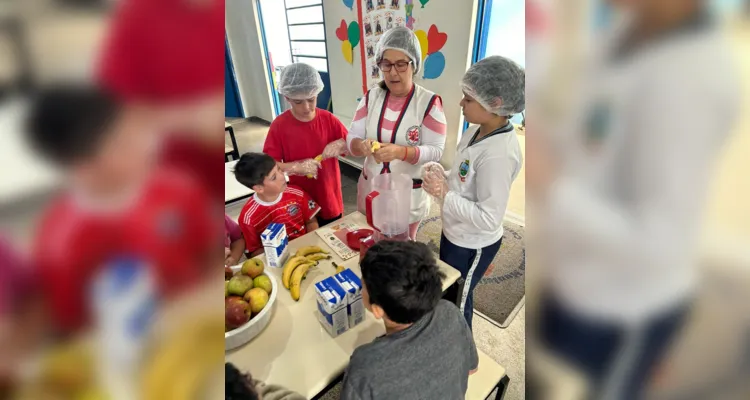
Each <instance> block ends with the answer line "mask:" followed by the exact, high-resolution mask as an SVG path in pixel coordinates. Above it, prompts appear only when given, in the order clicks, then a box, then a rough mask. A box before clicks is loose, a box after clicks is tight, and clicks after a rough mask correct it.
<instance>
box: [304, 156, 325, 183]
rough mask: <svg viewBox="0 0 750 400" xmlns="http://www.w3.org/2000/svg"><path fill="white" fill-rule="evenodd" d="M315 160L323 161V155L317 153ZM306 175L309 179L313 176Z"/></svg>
mask: <svg viewBox="0 0 750 400" xmlns="http://www.w3.org/2000/svg"><path fill="white" fill-rule="evenodd" d="M315 161H317V162H321V161H323V155H322V154H321V155H319V156H317V157H315ZM307 177H308V178H310V179H312V178H313V176H312V175H307Z"/></svg>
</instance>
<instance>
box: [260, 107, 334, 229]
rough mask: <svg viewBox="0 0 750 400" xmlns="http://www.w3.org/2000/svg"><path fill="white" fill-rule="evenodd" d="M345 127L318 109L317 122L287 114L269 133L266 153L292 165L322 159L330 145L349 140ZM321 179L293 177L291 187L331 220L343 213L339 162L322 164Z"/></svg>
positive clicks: (272, 125)
mask: <svg viewBox="0 0 750 400" xmlns="http://www.w3.org/2000/svg"><path fill="white" fill-rule="evenodd" d="M346 133H347V130H346V127H345V126H344V124H342V123H341V121H339V119H338V118H336V117H335V116H333V114H331V113H330V112H328V111H326V110H321V109H317V110H316V115H315V119H313V120H312V121H310V122H302V121H300V120H298V119H296V118H294V116H293V115H292V112H291V111H286V112H284V113H283V114H281V115H279V116H278V117H277V118H276V119H275V120H273V123H272V124H271V128H270V129H269V130H268V136H266V143H265V145H264V146H263V152H264V153H266V154H268V155H269V156H271V157H273V158H274V159H276V161H282V162H293V161H300V160H304V159H308V158H315V157H317V156H319V155H320V154H321V153H322V152H323V149H324V148H325V147H326V145H327V144H328V143H331V142H334V141H336V140H339V139H344V138H346ZM322 164H323V167H322V168H321V169H319V170H318V179H310V178H308V177H306V176H290V177H289V183H290V184H292V185H296V186H299V187H300V188H302V190H304V191H305V193H309V194H310V196H311V197H312V198H313V200H315V201H316V202H318V204H320V216H321V217H322V218H324V219H331V218H333V217H336V216H338V215H341V214H342V213H343V212H344V199H343V196H342V194H341V171H340V170H339V162H338V159H336V158H329V159H327V160H324V161H323V162H322Z"/></svg>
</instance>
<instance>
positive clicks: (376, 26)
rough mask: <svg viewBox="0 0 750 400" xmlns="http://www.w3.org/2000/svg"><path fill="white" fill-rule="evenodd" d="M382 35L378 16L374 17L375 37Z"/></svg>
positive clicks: (381, 26)
mask: <svg viewBox="0 0 750 400" xmlns="http://www.w3.org/2000/svg"><path fill="white" fill-rule="evenodd" d="M382 34H383V25H380V15H376V16H375V35H376V36H380V35H382Z"/></svg>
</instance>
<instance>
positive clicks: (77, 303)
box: [27, 86, 220, 333]
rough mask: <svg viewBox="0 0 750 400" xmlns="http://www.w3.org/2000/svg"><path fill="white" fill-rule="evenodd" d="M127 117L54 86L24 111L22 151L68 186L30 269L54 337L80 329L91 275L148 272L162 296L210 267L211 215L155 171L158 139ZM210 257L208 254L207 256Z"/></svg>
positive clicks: (106, 103)
mask: <svg viewBox="0 0 750 400" xmlns="http://www.w3.org/2000/svg"><path fill="white" fill-rule="evenodd" d="M149 128H150V123H149V121H148V119H147V118H144V115H143V114H139V112H138V111H137V110H135V109H132V108H126V109H121V108H120V106H119V104H118V103H117V102H116V101H115V100H114V99H113V98H112V97H110V96H108V95H107V94H105V93H103V92H100V91H98V90H96V89H93V88H82V87H74V86H68V87H57V88H52V89H47V90H45V91H44V92H42V93H41V94H40V95H39V96H38V98H37V99H35V101H34V103H33V104H32V110H31V113H30V116H29V121H28V126H27V130H28V135H29V139H30V142H31V143H32V144H33V146H34V147H35V148H36V150H37V151H38V152H39V154H40V155H41V156H42V157H44V158H45V159H47V160H49V161H51V162H53V163H54V164H57V165H58V166H59V167H61V168H63V169H64V170H65V172H66V175H67V178H68V181H69V187H68V190H66V191H65V192H63V193H61V194H60V195H59V197H58V198H56V199H55V200H54V201H53V203H52V204H51V206H50V207H49V208H48V209H47V210H46V212H45V213H44V215H43V217H42V220H41V225H40V227H39V231H38V233H37V238H36V243H35V246H34V266H35V267H36V268H38V269H39V271H38V272H39V273H38V274H37V275H38V277H39V280H40V281H41V285H42V287H43V290H42V291H41V292H42V293H43V294H44V295H45V300H46V304H47V306H48V307H49V311H51V317H52V322H53V325H54V327H55V328H56V329H57V330H58V331H60V333H73V332H76V331H77V330H79V329H82V328H86V327H87V325H88V323H89V319H90V318H89V315H90V314H91V305H90V304H89V303H88V300H89V298H88V297H87V296H88V294H89V292H90V288H91V285H92V284H93V283H94V282H93V281H94V279H95V276H96V275H97V273H98V272H99V271H100V270H102V268H103V267H104V266H105V265H106V264H107V263H109V262H111V261H112V260H113V259H115V258H118V257H123V256H126V257H131V258H135V259H138V260H141V261H142V262H143V264H144V265H148V266H149V267H150V270H151V272H152V273H153V275H154V277H155V282H156V284H157V289H158V290H159V294H160V295H166V296H170V295H171V294H173V293H175V292H177V291H183V290H186V289H187V288H188V287H189V286H190V285H192V284H193V283H197V282H198V279H199V278H200V277H201V275H202V273H203V271H204V270H205V271H208V269H210V268H209V267H211V266H216V265H217V264H218V257H214V258H216V260H214V262H212V261H211V259H210V257H211V256H212V255H213V256H217V255H218V244H219V237H220V236H219V235H220V233H219V232H220V231H219V227H218V224H217V223H216V222H218V216H213V215H211V213H210V211H209V210H210V209H211V207H210V205H209V204H210V203H209V201H208V199H207V198H206V195H205V192H204V191H203V190H202V189H201V188H200V186H198V185H197V184H196V183H194V182H193V181H192V180H189V179H188V178H187V177H186V176H184V175H183V174H179V173H177V172H175V171H167V170H161V169H156V168H154V163H155V160H156V153H157V150H158V145H157V144H158V141H157V138H155V136H154V135H153V133H152V132H150V131H149ZM212 252H215V253H213V254H212Z"/></svg>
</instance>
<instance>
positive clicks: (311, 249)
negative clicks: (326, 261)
mask: <svg viewBox="0 0 750 400" xmlns="http://www.w3.org/2000/svg"><path fill="white" fill-rule="evenodd" d="M314 253H324V254H328V252H327V251H325V250H323V249H321V248H320V246H307V247H303V248H301V249H299V250H297V252H296V253H295V254H294V255H295V256H301V257H305V256H307V255H309V254H314Z"/></svg>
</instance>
